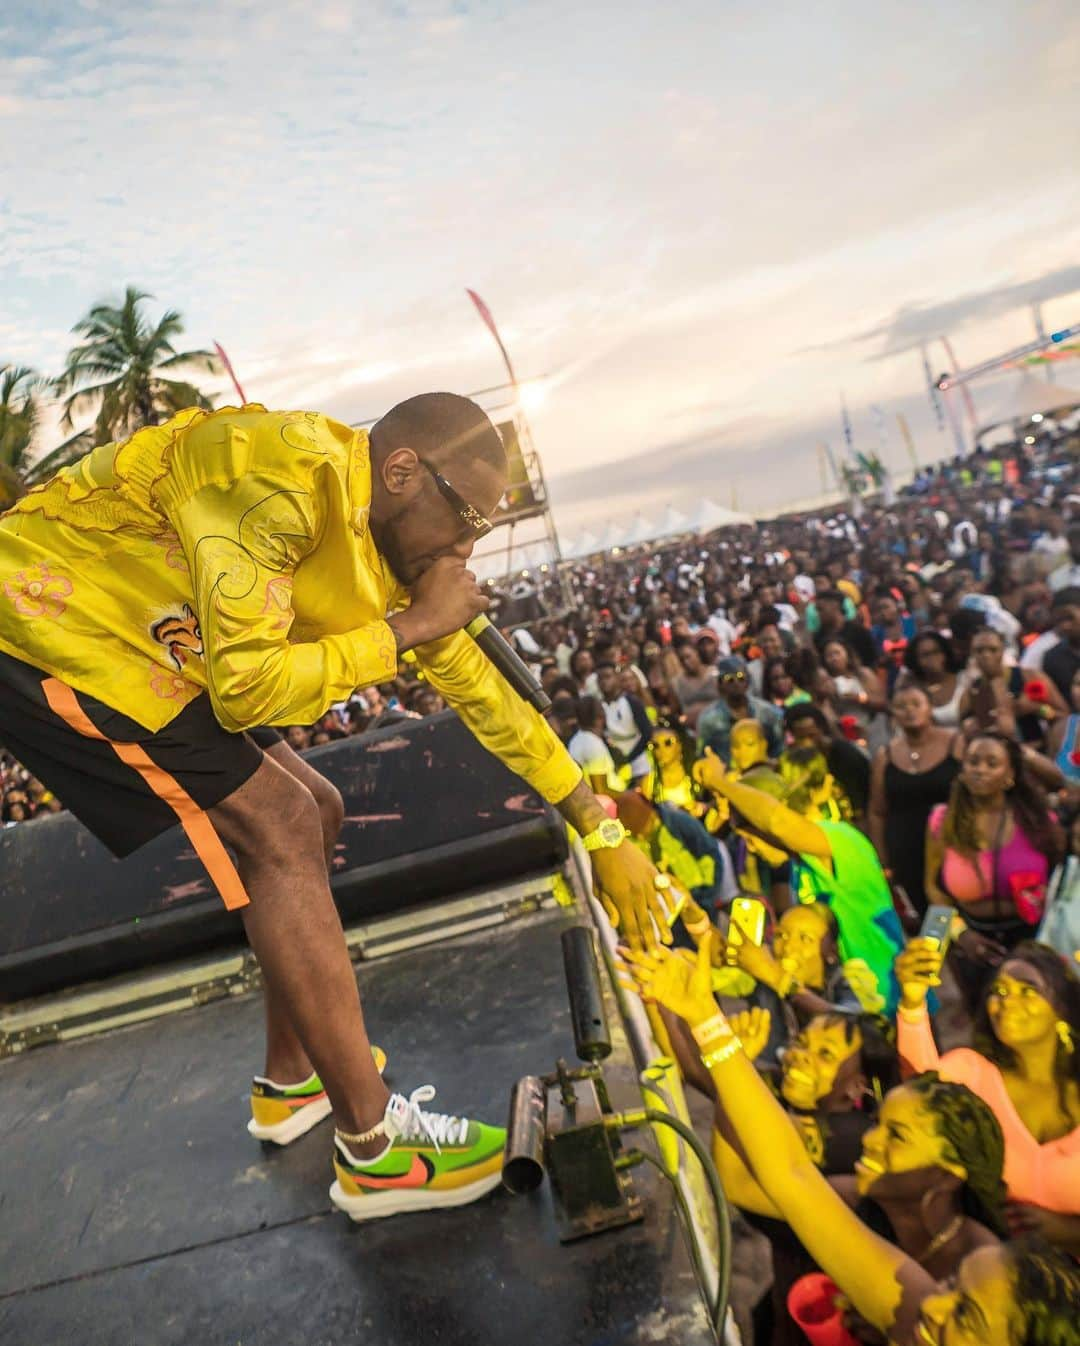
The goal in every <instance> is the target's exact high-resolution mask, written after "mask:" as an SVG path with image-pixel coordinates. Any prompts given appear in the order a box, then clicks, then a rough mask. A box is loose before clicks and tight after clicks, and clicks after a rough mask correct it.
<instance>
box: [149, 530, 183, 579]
mask: <svg viewBox="0 0 1080 1346" xmlns="http://www.w3.org/2000/svg"><path fill="white" fill-rule="evenodd" d="M154 541H155V542H156V543H158V544H159V546H162V547H164V548H165V564H166V565H167V566H168V567H169V569H170V570H182V571H183V572H184V574H185V575H186V574H187V573H188V563H187V557H186V556H185V555H184V549H183V547H182V546H181V545H180V539H179V538H178V537H177V535H176V534H175V533H172V532H170V533H159V534H158V535H157V537H156V538H154Z"/></svg>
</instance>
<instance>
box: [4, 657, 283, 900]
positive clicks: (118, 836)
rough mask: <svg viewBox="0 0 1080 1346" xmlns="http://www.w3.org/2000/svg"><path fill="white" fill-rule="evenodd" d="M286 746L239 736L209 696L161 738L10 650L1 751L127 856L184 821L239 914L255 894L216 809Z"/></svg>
mask: <svg viewBox="0 0 1080 1346" xmlns="http://www.w3.org/2000/svg"><path fill="white" fill-rule="evenodd" d="M280 739H281V735H280V734H279V733H278V731H277V730H276V729H269V728H267V729H253V730H250V731H249V732H248V733H245V734H230V733H229V732H228V731H227V730H225V729H223V728H222V727H221V725H220V724H219V723H218V721H217V719H216V718H215V716H214V712H213V710H212V709H211V707H210V698H209V697H208V696H207V695H206V694H205V693H204V694H203V695H201V696H197V697H196V698H195V700H194V701H191V702H189V703H188V705H187V706H185V707H184V709H183V710H182V711H181V712H180V714H179V715H177V716H176V718H175V719H174V720H172V721H171V722H170V723H169V724H167V725H166V726H165V728H164V729H160V730H158V732H157V733H154V732H153V731H151V730H149V729H144V728H143V727H142V725H140V724H136V722H135V721H134V720H130V719H128V717H127V716H126V715H122V714H121V713H120V712H119V711H116V710H113V709H112V708H111V707H109V706H106V705H104V704H103V703H102V702H100V701H97V700H95V699H94V697H92V696H87V695H86V694H85V693H84V692H76V691H74V690H73V689H72V688H71V687H69V686H67V684H66V683H63V682H60V681H59V680H58V679H57V678H53V677H50V676H49V674H48V673H44V672H43V671H42V670H41V669H39V668H34V667H33V666H32V665H30V664H25V663H23V662H22V661H21V660H19V659H13V658H11V656H10V655H7V654H4V653H3V652H2V651H0V744H3V745H4V747H6V748H7V749H8V751H9V752H11V753H12V754H13V755H14V756H15V757H17V758H18V760H19V761H20V762H21V763H22V764H23V766H25V767H26V768H27V769H28V770H29V771H32V772H33V774H34V775H35V776H37V778H38V779H39V780H41V781H43V782H44V783H45V784H46V785H47V786H48V787H49V789H50V790H51V791H52V792H53V794H55V795H56V797H57V798H58V799H59V800H60V802H61V803H62V804H63V805H64V806H65V807H66V808H68V809H70V810H71V812H72V813H73V814H74V815H75V816H76V817H77V818H78V819H79V821H80V822H82V823H84V824H85V825H86V826H87V827H88V828H89V829H90V831H91V832H93V834H94V835H95V836H96V837H97V838H98V839H99V840H100V841H102V842H104V844H105V845H106V846H108V848H109V850H110V851H112V853H113V854H114V855H116V856H118V857H123V856H125V855H130V854H131V852H132V851H135V850H138V848H139V847H140V846H144V845H145V844H146V843H147V842H148V841H152V840H153V839H154V837H156V836H159V835H160V834H161V833H162V832H164V831H166V830H167V829H168V828H170V827H173V826H175V825H176V823H177V822H179V823H180V825H181V826H182V827H183V829H184V831H185V832H186V833H187V835H188V839H189V840H190V841H191V843H192V845H193V846H194V847H195V850H196V852H197V854H198V855H199V857H200V859H201V860H202V861H203V863H204V864H205V865H206V868H207V870H208V872H209V874H210V877H211V878H212V879H213V880H214V883H215V884H216V885H217V888H218V891H219V892H220V893H221V896H222V900H223V901H224V902H225V905H226V906H227V907H230V908H233V907H241V906H244V905H245V903H246V902H247V900H248V899H247V894H246V893H245V892H244V890H243V887H242V885H241V884H240V880H239V877H238V876H237V874H236V870H235V868H234V867H233V863H232V860H231V859H230V858H229V856H228V853H227V852H226V850H225V848H224V846H223V845H222V843H221V841H220V839H219V838H218V836H217V833H216V832H215V831H214V828H213V825H212V824H211V822H210V819H209V818H208V817H207V814H206V810H207V809H211V808H213V807H214V806H215V805H216V804H220V803H221V801H222V800H223V799H226V798H227V797H228V796H229V795H231V794H232V793H233V791H234V790H238V789H239V788H240V786H241V785H243V784H244V782H245V781H246V780H248V778H249V777H250V776H252V775H254V773H255V771H256V770H257V769H258V767H259V765H260V764H261V762H262V758H263V749H264V748H268V747H270V746H272V745H273V744H274V743H277V742H280Z"/></svg>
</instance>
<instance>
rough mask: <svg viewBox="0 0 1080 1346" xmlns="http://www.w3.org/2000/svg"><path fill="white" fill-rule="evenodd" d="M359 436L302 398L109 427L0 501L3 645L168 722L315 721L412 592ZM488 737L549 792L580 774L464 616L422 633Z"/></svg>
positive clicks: (377, 649) (151, 719) (353, 677)
mask: <svg viewBox="0 0 1080 1346" xmlns="http://www.w3.org/2000/svg"><path fill="white" fill-rule="evenodd" d="M370 504H371V463H370V457H369V451H368V438H367V435H366V434H365V433H364V432H362V431H355V430H351V429H350V428H349V427H348V426H345V425H341V424H339V423H338V422H336V421H332V420H330V419H328V418H327V417H325V416H321V415H318V414H316V413H314V412H303V411H290V412H277V411H267V410H266V409H265V408H264V407H261V406H259V405H257V404H252V405H248V406H245V407H243V408H241V409H239V410H238V409H236V408H226V409H223V410H221V411H215V412H209V413H208V412H204V411H197V410H189V411H183V412H181V413H180V414H179V415H177V416H174V417H173V419H172V420H170V421H168V422H167V423H166V424H165V425H159V426H152V427H148V428H146V429H144V430H140V431H139V432H138V433H137V434H135V435H133V436H132V438H131V439H129V440H127V441H126V442H125V443H123V444H105V445H102V446H101V447H100V448H97V449H94V450H93V451H92V452H91V453H89V454H87V455H86V457H84V458H82V459H80V460H79V461H78V462H77V463H74V464H73V465H72V466H71V467H68V468H65V469H64V470H63V471H61V472H59V473H58V474H57V475H56V476H54V477H53V478H51V480H49V481H48V482H46V483H45V484H44V485H42V486H39V487H36V488H35V489H34V490H32V491H31V492H30V493H29V494H28V495H26V496H24V497H23V499H21V500H20V501H19V502H18V503H17V504H16V505H15V506H14V507H13V508H12V509H11V510H9V511H8V512H7V513H6V514H4V515H3V516H2V517H0V649H3V650H5V651H6V652H7V653H9V654H11V655H14V656H15V657H16V658H18V659H22V660H25V661H26V662H27V663H30V664H33V665H34V666H35V667H37V668H41V669H44V670H45V671H46V672H48V673H51V674H52V675H53V676H54V677H57V678H59V679H60V680H61V681H62V682H66V683H68V684H69V685H70V686H72V687H74V688H76V690H78V691H81V692H85V693H87V694H89V695H90V696H93V697H96V698H97V699H98V700H99V701H103V702H104V703H105V704H106V705H108V706H112V707H113V708H114V709H116V710H119V711H122V712H123V713H124V714H125V715H128V716H130V717H131V718H132V719H133V720H136V721H138V723H139V724H141V725H143V726H144V727H146V728H147V729H154V730H156V729H160V728H162V727H163V726H164V725H166V724H168V723H169V721H170V720H171V719H173V718H174V716H176V715H177V714H179V712H180V711H181V710H182V709H183V707H184V706H186V705H187V703H188V702H189V701H191V700H192V698H194V697H196V696H198V695H199V694H200V693H201V692H203V691H204V690H205V691H207V692H208V693H209V695H210V699H211V702H212V704H213V707H214V712H215V714H216V715H217V718H218V719H219V720H220V722H221V723H222V725H223V726H224V727H225V728H226V729H228V730H231V731H233V732H239V731H240V730H243V729H249V728H253V727H255V726H257V725H267V724H269V725H274V724H277V725H282V724H311V723H312V722H314V721H315V720H317V719H318V718H319V716H320V715H322V714H324V713H325V712H326V710H327V708H328V707H329V706H330V705H331V704H332V703H333V702H335V701H341V700H344V699H345V698H346V697H348V695H349V694H350V693H351V692H352V691H353V690H354V689H355V688H357V687H365V686H370V685H371V684H373V683H377V682H383V681H386V680H387V679H389V678H392V677H394V676H395V674H396V673H397V664H398V660H397V653H396V650H395V644H394V636H393V632H392V631H391V630H390V627H389V626H388V625H387V623H386V616H387V614H388V613H390V612H394V611H396V610H398V609H399V608H401V607H404V606H406V605H407V603H408V593H407V591H406V590H405V589H403V588H402V586H401V585H400V584H399V583H398V582H397V580H396V579H395V578H394V576H393V574H392V572H391V571H390V569H389V567H388V566H387V565H386V564H385V563H384V561H383V559H382V557H381V556H380V554H379V552H378V551H377V550H376V547H375V543H374V541H373V539H372V537H371V533H370V531H369V529H368V511H369V508H370ZM416 656H417V660H418V662H419V664H420V665H421V667H422V668H423V669H424V672H425V675H426V676H427V677H428V678H429V679H430V681H431V683H432V685H433V686H434V687H436V688H437V689H438V690H439V691H440V692H441V693H442V694H443V696H445V698H446V700H447V702H448V703H449V704H450V705H451V706H453V707H454V709H455V710H457V712H458V714H459V715H460V716H461V718H462V719H463V720H464V721H465V723H466V724H467V725H468V726H469V728H470V729H471V730H472V731H473V732H474V733H475V734H476V736H477V738H478V739H479V740H480V741H481V743H483V744H484V746H485V747H486V748H488V749H489V751H491V752H493V753H494V754H495V755H496V756H497V757H499V758H501V759H502V761H504V762H505V763H506V765H507V766H509V767H510V768H511V770H513V771H516V772H517V773H518V774H519V775H521V776H522V777H523V778H524V779H525V780H527V781H528V782H529V784H530V785H531V786H533V788H534V789H536V790H537V791H539V793H540V794H542V795H543V796H544V797H545V798H546V799H548V800H550V801H552V802H554V803H557V802H558V801H559V800H561V799H563V798H565V796H566V795H568V794H569V793H570V792H571V790H573V788H574V787H575V786H576V785H577V783H578V781H579V780H580V779H581V771H580V769H579V768H578V767H577V766H576V764H575V763H574V762H573V761H572V759H571V758H570V756H569V754H568V753H567V752H566V750H565V748H564V747H563V746H562V744H561V743H560V742H559V739H558V738H557V737H556V735H555V734H554V732H553V731H552V730H551V728H550V726H549V725H548V724H547V722H546V721H545V720H544V719H543V717H542V716H540V715H539V714H537V713H536V711H534V710H533V709H532V708H531V707H530V706H528V705H526V704H525V703H524V702H523V701H522V700H521V699H520V698H519V697H518V696H517V694H516V693H515V692H514V691H513V690H512V689H511V688H510V687H509V685H508V684H507V683H506V682H505V681H504V679H503V678H502V677H501V676H500V675H499V674H498V673H497V672H496V670H495V669H494V668H493V667H492V665H491V664H490V663H489V662H488V660H487V659H486V658H485V656H484V655H483V654H482V653H481V652H480V650H479V649H478V648H477V647H476V645H475V644H474V642H473V641H472V640H471V639H470V638H469V637H468V636H467V635H465V634H464V633H462V632H458V633H457V634H455V635H452V636H447V637H445V638H444V639H442V640H438V641H434V642H432V643H430V644H427V645H424V646H422V647H420V648H419V649H417V651H416Z"/></svg>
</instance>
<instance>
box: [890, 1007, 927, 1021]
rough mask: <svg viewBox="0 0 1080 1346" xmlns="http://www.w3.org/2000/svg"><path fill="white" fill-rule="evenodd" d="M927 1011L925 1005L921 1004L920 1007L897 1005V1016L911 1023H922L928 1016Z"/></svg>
mask: <svg viewBox="0 0 1080 1346" xmlns="http://www.w3.org/2000/svg"><path fill="white" fill-rule="evenodd" d="M926 1013H927V1010H926V1006H925V1005H920V1007H919V1008H918V1009H908V1008H907V1006H906V1005H897V1007H896V1017H897V1018H898V1019H903V1020H904V1022H905V1023H909V1024H921V1023H922V1021H923V1020H924V1019H925V1018H926Z"/></svg>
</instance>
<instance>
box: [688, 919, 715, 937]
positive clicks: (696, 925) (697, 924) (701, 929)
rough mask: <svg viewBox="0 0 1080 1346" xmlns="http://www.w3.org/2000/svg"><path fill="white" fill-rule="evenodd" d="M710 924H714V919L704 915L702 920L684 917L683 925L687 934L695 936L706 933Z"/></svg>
mask: <svg viewBox="0 0 1080 1346" xmlns="http://www.w3.org/2000/svg"><path fill="white" fill-rule="evenodd" d="M710 925H712V921H710V920H709V918H708V916H702V918H701V920H700V921H688V920H686V919H685V917H684V918H683V926H684V927H685V929H686V932H687V934H690V935H693V936H694V937H695V938H697V936H698V935H704V934H705V932H706V931H707V930H708V928H709V926H710Z"/></svg>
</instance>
